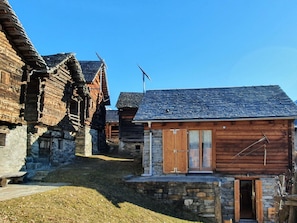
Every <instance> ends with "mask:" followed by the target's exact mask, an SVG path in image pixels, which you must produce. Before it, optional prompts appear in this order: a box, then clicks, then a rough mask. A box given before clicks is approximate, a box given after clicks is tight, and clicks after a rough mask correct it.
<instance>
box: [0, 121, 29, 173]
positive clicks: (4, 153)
mask: <svg viewBox="0 0 297 223" xmlns="http://www.w3.org/2000/svg"><path fill="white" fill-rule="evenodd" d="M0 150H1V156H0V174H2V173H9V172H17V171H19V170H21V169H22V168H23V167H24V165H25V159H26V155H27V126H25V125H23V126H17V127H16V128H14V129H10V130H9V132H8V133H7V134H6V140H5V146H0Z"/></svg>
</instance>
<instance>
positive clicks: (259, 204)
mask: <svg viewBox="0 0 297 223" xmlns="http://www.w3.org/2000/svg"><path fill="white" fill-rule="evenodd" d="M241 180H244V181H247V180H250V181H252V184H253V185H254V192H255V195H254V199H255V212H256V213H255V214H256V216H255V217H256V220H257V221H258V223H262V222H263V201H262V190H263V189H262V181H261V180H259V178H252V177H246V178H236V179H235V180H234V220H235V222H239V220H240V197H241V193H240V181H241Z"/></svg>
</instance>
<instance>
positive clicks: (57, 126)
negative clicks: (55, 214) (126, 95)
mask: <svg viewBox="0 0 297 223" xmlns="http://www.w3.org/2000/svg"><path fill="white" fill-rule="evenodd" d="M43 59H44V61H45V62H46V65H47V67H46V69H43V70H42V69H39V70H33V71H32V72H31V73H30V76H29V78H30V79H29V80H28V88H27V93H26V106H25V120H26V121H27V122H28V157H27V168H28V169H34V168H35V167H38V168H40V166H44V167H46V166H51V165H61V164H65V163H68V162H71V161H72V160H73V159H74V158H75V135H76V133H77V132H78V131H79V129H80V127H81V126H83V125H84V117H85V113H86V107H87V106H88V105H87V103H86V101H87V99H88V98H89V91H88V89H87V86H86V83H85V82H86V81H85V79H84V76H83V74H82V70H81V68H80V64H79V62H78V60H77V59H76V58H75V56H74V54H72V53H61V54H55V55H48V56H43Z"/></svg>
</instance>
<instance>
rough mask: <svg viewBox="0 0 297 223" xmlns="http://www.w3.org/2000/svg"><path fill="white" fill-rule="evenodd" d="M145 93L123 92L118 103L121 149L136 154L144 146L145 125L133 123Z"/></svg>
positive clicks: (139, 152)
mask: <svg viewBox="0 0 297 223" xmlns="http://www.w3.org/2000/svg"><path fill="white" fill-rule="evenodd" d="M142 97H143V93H137V92H121V93H120V95H119V98H118V101H117V103H116V107H117V108H118V115H119V151H120V152H121V151H123V152H129V153H131V154H134V155H139V154H141V151H142V148H143V125H139V124H135V123H132V120H133V118H134V116H135V114H136V112H137V110H138V106H139V104H140V102H141V100H142Z"/></svg>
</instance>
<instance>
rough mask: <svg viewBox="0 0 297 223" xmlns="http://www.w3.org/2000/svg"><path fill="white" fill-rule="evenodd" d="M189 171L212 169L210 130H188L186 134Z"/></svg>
mask: <svg viewBox="0 0 297 223" xmlns="http://www.w3.org/2000/svg"><path fill="white" fill-rule="evenodd" d="M188 148H189V171H201V170H211V169H212V132H211V130H190V131H189V134H188Z"/></svg>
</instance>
